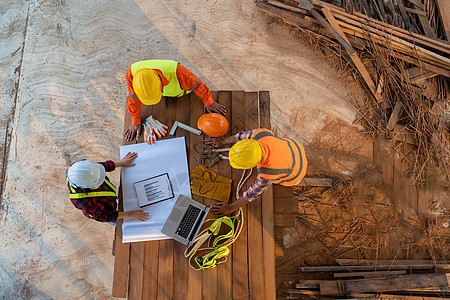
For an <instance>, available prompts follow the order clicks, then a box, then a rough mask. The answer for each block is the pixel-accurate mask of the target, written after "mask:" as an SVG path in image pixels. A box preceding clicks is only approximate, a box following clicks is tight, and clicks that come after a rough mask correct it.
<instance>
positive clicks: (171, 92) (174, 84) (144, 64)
mask: <svg viewBox="0 0 450 300" xmlns="http://www.w3.org/2000/svg"><path fill="white" fill-rule="evenodd" d="M177 66H178V62H176V61H174V60H161V59H150V60H143V61H138V62H135V63H134V64H132V65H131V74H132V75H133V77H134V74H136V72H137V71H139V70H140V69H145V68H147V69H157V70H160V71H161V72H162V73H163V75H164V77H166V79H167V80H168V81H169V83H168V84H167V85H166V86H163V92H162V95H163V96H166V97H181V96H184V95H186V94H187V93H189V91H184V90H183V89H181V86H180V83H179V82H178V78H177Z"/></svg>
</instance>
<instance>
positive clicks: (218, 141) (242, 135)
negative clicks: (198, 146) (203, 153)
mask: <svg viewBox="0 0 450 300" xmlns="http://www.w3.org/2000/svg"><path fill="white" fill-rule="evenodd" d="M255 130H257V129H253V130H250V131H241V132H238V133H236V134H235V135H232V136H229V137H219V138H213V137H209V136H207V137H205V144H207V145H211V146H214V147H216V148H219V147H222V146H224V145H228V144H233V143H235V142H239V141H241V140H244V139H249V138H250V137H251V136H252V134H253V132H255Z"/></svg>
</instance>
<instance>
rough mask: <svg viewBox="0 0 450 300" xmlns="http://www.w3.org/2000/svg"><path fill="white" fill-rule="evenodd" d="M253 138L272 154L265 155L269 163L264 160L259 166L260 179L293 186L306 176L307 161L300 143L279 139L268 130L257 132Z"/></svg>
mask: <svg viewBox="0 0 450 300" xmlns="http://www.w3.org/2000/svg"><path fill="white" fill-rule="evenodd" d="M251 138H252V139H254V140H257V141H258V142H259V143H260V145H261V147H262V148H263V149H264V151H265V152H270V153H265V155H267V157H268V159H269V161H264V159H263V162H261V163H260V164H258V177H261V178H264V179H270V180H274V181H273V183H275V184H281V185H285V186H292V185H295V184H297V183H298V182H299V181H300V180H301V179H302V178H303V176H305V173H306V166H307V161H306V156H305V153H304V149H303V147H302V146H301V145H300V144H299V143H297V142H295V141H294V140H291V139H288V138H277V137H275V135H274V134H273V132H271V131H270V130H267V129H258V130H256V131H255V132H254V133H253V134H252V137H251ZM281 141H282V142H281ZM288 153H290V154H291V155H289V154H288ZM271 155H272V156H271ZM273 155H277V156H273ZM271 157H273V158H275V159H271ZM286 160H288V161H286Z"/></svg>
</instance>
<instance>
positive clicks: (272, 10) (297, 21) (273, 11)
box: [256, 1, 312, 28]
mask: <svg viewBox="0 0 450 300" xmlns="http://www.w3.org/2000/svg"><path fill="white" fill-rule="evenodd" d="M256 7H257V8H258V9H259V10H261V11H264V12H265V13H268V14H270V15H273V16H275V17H279V18H283V19H284V20H285V21H286V22H288V23H290V24H294V25H300V26H302V27H305V28H310V27H311V26H312V23H311V22H310V21H308V20H306V19H305V18H303V17H301V16H300V15H299V14H296V13H294V12H291V11H286V10H284V9H281V8H278V7H275V6H273V5H270V4H267V3H265V2H262V1H259V2H256Z"/></svg>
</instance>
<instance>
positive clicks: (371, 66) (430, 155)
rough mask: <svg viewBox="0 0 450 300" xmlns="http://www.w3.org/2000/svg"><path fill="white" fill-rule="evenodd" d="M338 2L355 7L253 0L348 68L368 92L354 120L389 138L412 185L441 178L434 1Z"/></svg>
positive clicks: (447, 120)
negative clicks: (430, 177) (433, 176)
mask: <svg viewBox="0 0 450 300" xmlns="http://www.w3.org/2000/svg"><path fill="white" fill-rule="evenodd" d="M308 2H309V5H305V3H308ZM341 2H342V4H343V6H345V8H347V10H351V11H353V10H354V9H360V10H361V12H356V11H353V12H352V13H349V12H348V11H346V10H345V9H344V8H341V7H338V6H335V5H332V4H330V3H326V2H324V1H307V0H301V1H298V0H285V1H281V0H264V1H258V2H257V4H256V5H257V7H258V9H260V10H262V11H264V12H266V13H268V14H270V15H272V16H275V17H279V18H282V19H283V20H284V21H285V22H287V23H288V24H290V25H294V26H295V27H296V28H297V29H299V32H300V33H301V34H302V35H303V36H304V37H307V39H309V40H310V41H311V40H312V41H313V42H311V44H315V45H316V46H317V45H318V46H319V47H320V48H322V51H323V52H325V53H332V54H334V55H335V56H338V57H339V59H340V60H344V61H345V62H346V65H349V66H351V68H352V70H353V72H354V73H355V74H357V75H358V76H357V79H358V80H359V81H360V82H361V84H362V85H363V87H364V88H365V89H366V90H367V92H368V93H367V95H368V99H367V100H366V101H361V99H358V100H357V101H356V103H354V105H355V106H356V108H357V109H358V111H359V118H358V121H360V123H361V124H362V125H363V126H364V127H365V128H366V130H367V132H368V133H370V134H372V135H377V134H381V135H384V136H385V137H386V138H389V139H391V140H392V141H393V143H394V146H395V148H396V149H397V150H398V152H399V153H400V154H401V156H402V157H403V159H404V161H406V162H407V163H408V164H409V167H408V169H409V174H410V175H411V178H412V179H413V182H414V183H424V182H425V181H426V178H427V177H428V174H429V172H430V170H431V169H432V170H433V172H435V171H436V168H437V169H439V170H440V171H439V172H438V173H439V174H443V177H444V178H445V179H444V181H445V180H447V181H448V178H449V177H450V150H449V149H450V134H449V125H450V114H449V111H450V109H449V96H448V94H449V77H450V59H449V57H450V44H449V42H448V41H446V40H442V39H438V37H442V38H445V36H444V34H443V32H444V30H443V29H442V27H443V25H442V24H441V23H442V22H437V21H433V20H440V19H439V18H438V17H439V15H438V14H437V13H436V11H437V10H436V9H433V8H434V7H435V6H433V5H432V4H433V3H434V2H433V3H431V1H429V0H425V2H423V1H419V0H397V1H365V0H363V1H358V2H357V5H354V6H351V5H350V6H351V7H350V9H349V8H348V6H349V5H348V4H349V3H351V0H343V1H341ZM364 13H366V14H369V15H370V16H367V15H365V14H364ZM430 14H431V15H430ZM372 15H373V16H374V17H377V18H378V19H375V18H372V17H371V16H372ZM424 16H425V17H424ZM426 16H428V18H427V17H426ZM424 18H425V19H424ZM385 22H390V24H388V23H385ZM431 24H434V27H431ZM402 27H403V28H402ZM405 28H406V29H405ZM422 33H423V34H422ZM327 56H329V55H327ZM441 181H442V180H441Z"/></svg>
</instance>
